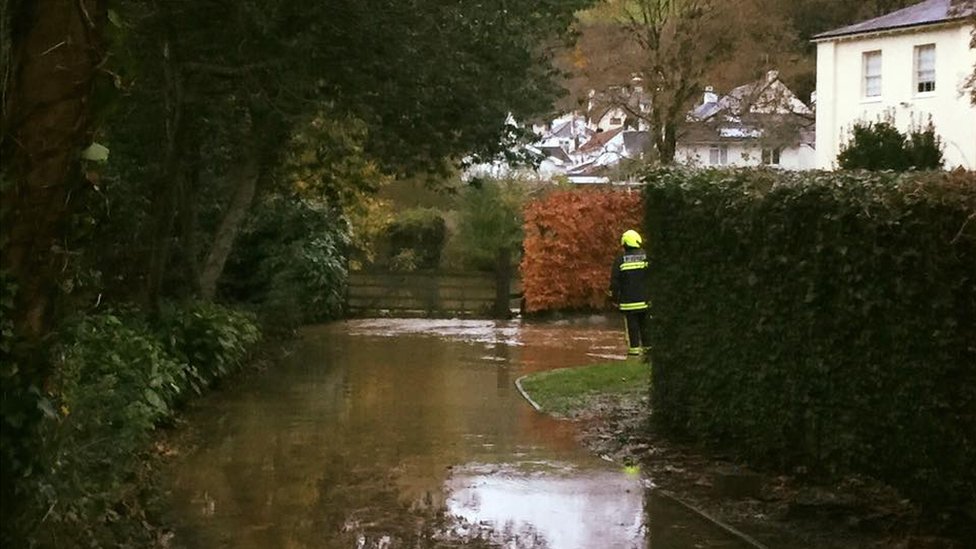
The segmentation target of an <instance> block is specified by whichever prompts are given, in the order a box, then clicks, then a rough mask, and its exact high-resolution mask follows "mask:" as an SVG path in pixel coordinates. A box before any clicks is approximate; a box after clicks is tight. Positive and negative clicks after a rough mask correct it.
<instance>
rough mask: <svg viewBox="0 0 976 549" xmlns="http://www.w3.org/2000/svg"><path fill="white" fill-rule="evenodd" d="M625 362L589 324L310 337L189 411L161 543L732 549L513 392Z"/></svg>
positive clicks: (437, 324) (412, 326) (404, 325)
mask: <svg viewBox="0 0 976 549" xmlns="http://www.w3.org/2000/svg"><path fill="white" fill-rule="evenodd" d="M624 350H625V346H624V343H623V340H622V334H621V332H620V330H619V329H618V328H617V327H616V326H614V325H612V324H611V323H609V322H608V321H607V320H606V319H602V318H599V317H596V318H588V319H580V320H578V321H574V322H563V323H555V324H553V323H549V324H532V323H524V322H519V321H511V322H493V321H462V320H417V319H414V320H356V321H348V322H341V323H334V324H329V325H325V326H317V327H310V328H307V329H306V330H305V331H304V332H303V334H302V340H301V342H300V343H299V344H298V345H297V347H296V349H295V350H294V352H293V353H292V354H291V355H290V356H289V357H287V358H286V359H284V360H283V361H282V363H281V364H278V365H275V367H273V368H271V369H269V370H268V371H267V372H264V373H262V374H260V375H255V376H253V377H252V379H249V380H247V381H246V382H245V383H243V384H242V385H241V386H235V387H234V388H233V389H232V390H227V391H222V392H219V393H217V394H214V395H212V396H211V397H209V398H206V399H204V400H203V401H202V402H201V403H199V404H198V405H196V406H194V408H193V410H191V411H190V413H189V414H188V416H189V417H188V419H189V424H190V427H189V428H188V431H189V433H190V434H189V439H190V441H189V443H188V447H189V448H190V449H189V450H187V451H186V453H185V454H184V455H183V456H182V457H181V458H180V459H179V460H178V462H177V463H176V464H175V465H174V468H173V470H172V472H171V479H170V483H171V486H170V490H171V503H172V508H173V513H174V515H175V517H176V519H177V522H178V523H179V528H178V535H177V543H176V544H175V545H179V546H185V547H191V548H207V549H211V548H222V547H227V548H230V547H233V548H240V549H251V548H254V549H257V548H262V549H263V548H279V547H280V548H333V547H336V548H346V547H352V548H371V547H377V548H379V547H389V548H399V547H409V548H414V547H445V548H446V547H505V548H513V549H514V548H519V549H520V548H539V549H541V548H550V549H577V548H579V549H590V548H600V549H602V548H653V549H662V548H686V547H687V548H692V547H738V545H736V544H735V542H734V541H733V540H730V539H728V538H727V537H725V534H724V532H722V531H720V530H718V529H716V528H714V527H713V526H711V525H709V524H707V523H706V522H704V521H702V520H701V519H699V518H698V517H696V516H695V515H693V514H691V513H689V512H687V511H685V510H684V509H683V508H680V507H678V506H676V505H673V504H669V503H668V500H664V499H661V498H659V497H657V496H655V495H654V493H653V491H651V490H649V489H648V488H647V486H648V485H649V484H650V483H649V481H648V479H642V478H641V476H640V474H639V473H635V472H634V471H632V470H625V469H624V468H623V467H622V466H620V465H618V464H614V463H609V462H607V461H604V460H602V459H600V458H599V457H596V456H593V455H592V454H590V453H589V452H587V451H586V450H585V449H583V448H582V447H580V445H579V444H578V443H577V442H576V439H575V433H574V426H573V424H572V423H570V422H565V421H558V420H554V419H552V418H549V417H547V416H545V415H543V414H540V413H538V412H536V411H535V410H533V409H532V408H531V406H529V404H528V403H526V402H525V401H524V400H523V399H522V397H521V396H520V395H519V393H518V391H517V389H516V388H515V386H514V381H515V379H517V378H518V377H519V376H522V375H524V374H526V373H528V372H534V371H541V370H548V369H553V368H562V367H570V366H578V365H583V364H587V363H593V362H600V361H607V360H612V359H623V351H624Z"/></svg>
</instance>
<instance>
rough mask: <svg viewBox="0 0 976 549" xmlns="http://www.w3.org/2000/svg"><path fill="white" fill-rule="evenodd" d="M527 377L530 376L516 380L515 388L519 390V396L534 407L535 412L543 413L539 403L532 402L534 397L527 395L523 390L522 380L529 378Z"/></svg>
mask: <svg viewBox="0 0 976 549" xmlns="http://www.w3.org/2000/svg"><path fill="white" fill-rule="evenodd" d="M527 377H529V376H522V377H520V378H518V379H516V380H515V388H516V389H518V392H519V394H521V395H522V398H524V399H525V400H526V401H527V402H528V403H529V404H531V405H532V407H533V408H535V411H536V412H541V411H542V406H539V403H538V402H536V401H534V400H532V397H530V396H529V393H526V392H525V389H523V388H522V380H523V379H525V378H527Z"/></svg>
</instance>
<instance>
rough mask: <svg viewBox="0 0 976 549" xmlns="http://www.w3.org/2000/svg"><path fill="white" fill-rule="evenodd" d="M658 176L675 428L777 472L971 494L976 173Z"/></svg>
mask: <svg viewBox="0 0 976 549" xmlns="http://www.w3.org/2000/svg"><path fill="white" fill-rule="evenodd" d="M646 183H647V187H646V195H645V197H646V203H647V212H646V213H647V217H646V223H647V229H648V233H649V237H650V239H651V241H652V242H653V246H652V247H651V250H650V251H651V256H650V261H651V264H652V268H651V271H650V273H651V280H652V282H651V285H652V288H651V295H652V299H653V311H652V314H653V316H654V319H655V320H654V323H653V330H652V331H653V335H652V338H653V349H654V351H653V357H652V358H653V362H654V382H653V389H652V400H653V404H654V409H655V417H656V419H657V420H658V421H660V422H661V424H662V425H664V426H666V427H668V428H671V429H673V430H676V431H678V432H681V433H684V434H687V435H691V436H692V437H694V438H696V439H697V440H699V441H702V442H706V443H712V444H715V445H722V447H723V448H724V449H726V450H733V451H737V452H739V453H740V454H741V455H742V456H744V457H746V458H751V459H754V460H759V461H761V462H765V463H769V464H773V465H776V466H796V465H803V466H807V467H809V468H810V470H812V471H817V472H820V473H824V474H828V475H829V474H832V473H847V472H859V473H865V474H870V475H873V476H876V477H877V478H881V479H883V480H886V481H888V482H889V483H891V484H892V485H894V486H896V487H899V488H901V489H902V490H903V491H904V492H905V493H906V494H908V495H910V496H912V497H915V498H918V499H919V500H922V501H928V502H937V503H941V504H950V505H952V504H960V505H965V504H966V502H967V501H968V502H969V503H970V504H972V503H973V499H974V497H973V495H974V494H976V414H974V406H976V345H974V342H976V177H974V176H973V174H971V173H970V174H958V173H957V174H945V173H932V174H910V175H900V176H899V175H895V174H890V173H888V174H877V175H867V174H852V173H836V174H821V173H806V174H773V173H766V172H745V171H730V172H714V171H713V172H683V171H654V172H650V173H649V174H648V175H647V176H646Z"/></svg>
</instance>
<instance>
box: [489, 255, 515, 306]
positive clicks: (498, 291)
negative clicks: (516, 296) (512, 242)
mask: <svg viewBox="0 0 976 549" xmlns="http://www.w3.org/2000/svg"><path fill="white" fill-rule="evenodd" d="M511 295H512V250H510V249H508V248H504V249H501V250H498V255H496V256H495V305H494V307H493V310H492V316H494V317H495V318H509V317H511V316H512V309H511V307H510V306H509V300H510V299H511Z"/></svg>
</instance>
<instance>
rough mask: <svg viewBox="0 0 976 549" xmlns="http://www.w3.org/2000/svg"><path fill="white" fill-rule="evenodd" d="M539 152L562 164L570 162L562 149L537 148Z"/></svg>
mask: <svg viewBox="0 0 976 549" xmlns="http://www.w3.org/2000/svg"><path fill="white" fill-rule="evenodd" d="M539 150H540V151H541V152H542V153H543V154H545V155H546V156H551V157H552V158H555V159H557V160H561V161H563V162H572V159H571V158H570V157H569V155H568V154H566V151H564V150H563V148H562V147H539Z"/></svg>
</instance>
